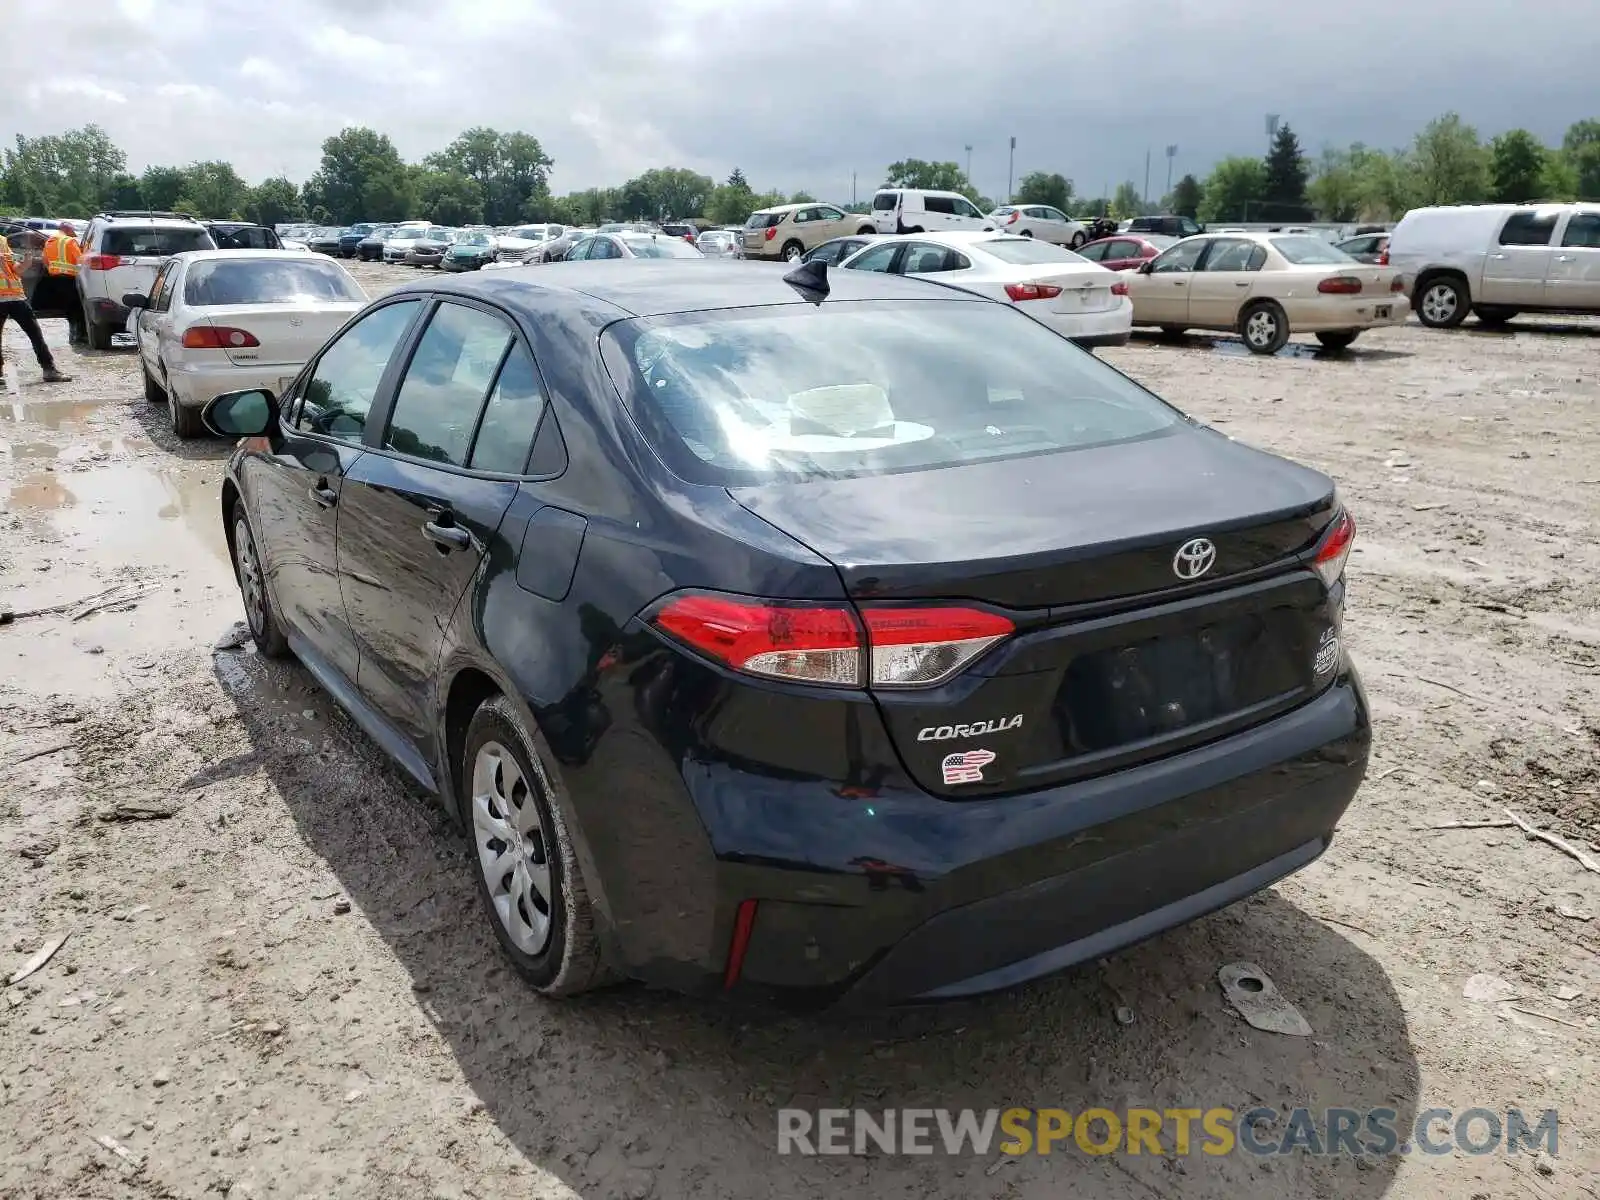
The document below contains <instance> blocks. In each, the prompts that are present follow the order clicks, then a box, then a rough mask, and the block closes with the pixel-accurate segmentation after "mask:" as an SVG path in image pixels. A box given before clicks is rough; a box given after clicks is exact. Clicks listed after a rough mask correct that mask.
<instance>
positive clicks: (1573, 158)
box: [1561, 117, 1600, 200]
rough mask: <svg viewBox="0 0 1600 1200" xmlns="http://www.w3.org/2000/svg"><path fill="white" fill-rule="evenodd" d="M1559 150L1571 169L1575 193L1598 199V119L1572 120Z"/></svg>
mask: <svg viewBox="0 0 1600 1200" xmlns="http://www.w3.org/2000/svg"><path fill="white" fill-rule="evenodd" d="M1561 152H1562V154H1563V155H1564V156H1565V157H1566V160H1567V166H1568V168H1569V169H1570V170H1571V171H1572V174H1573V177H1574V180H1575V182H1576V187H1577V193H1578V196H1579V197H1580V198H1581V199H1584V200H1600V119H1595V118H1592V117H1591V118H1590V119H1589V120H1586V121H1574V122H1573V123H1572V124H1571V125H1569V126H1568V127H1567V135H1566V137H1564V138H1562V139H1561Z"/></svg>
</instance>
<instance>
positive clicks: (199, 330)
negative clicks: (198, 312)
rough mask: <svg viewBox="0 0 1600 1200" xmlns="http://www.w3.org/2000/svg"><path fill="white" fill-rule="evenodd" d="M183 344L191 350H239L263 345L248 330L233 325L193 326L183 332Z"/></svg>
mask: <svg viewBox="0 0 1600 1200" xmlns="http://www.w3.org/2000/svg"><path fill="white" fill-rule="evenodd" d="M183 344H184V346H186V347H187V348H188V349H190V350H238V349H241V348H243V347H246V346H259V345H261V343H260V342H259V341H257V340H256V335H255V334H253V333H251V332H250V331H249V330H248V329H235V328H233V326H231V325H191V326H190V327H189V328H188V329H185V330H184V331H183Z"/></svg>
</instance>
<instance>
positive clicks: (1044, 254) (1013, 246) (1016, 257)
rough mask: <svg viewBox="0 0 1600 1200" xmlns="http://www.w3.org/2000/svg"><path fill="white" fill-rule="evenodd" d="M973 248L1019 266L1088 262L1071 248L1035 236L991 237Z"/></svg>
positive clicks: (1085, 263)
mask: <svg viewBox="0 0 1600 1200" xmlns="http://www.w3.org/2000/svg"><path fill="white" fill-rule="evenodd" d="M975 249H978V250H981V251H983V252H984V253H985V254H990V255H993V256H994V257H995V258H998V259H999V260H1000V261H1001V262H1008V263H1016V264H1018V265H1019V266H1032V265H1033V264H1035V263H1077V264H1081V265H1085V266H1087V265H1088V263H1089V260H1088V259H1087V258H1085V257H1083V255H1081V254H1074V253H1073V252H1072V251H1071V250H1067V249H1064V248H1062V247H1061V246H1053V245H1051V244H1050V243H1049V242H1041V241H1039V240H1038V239H1036V238H1024V237H1019V238H991V239H990V240H989V241H986V242H978V243H976V244H975Z"/></svg>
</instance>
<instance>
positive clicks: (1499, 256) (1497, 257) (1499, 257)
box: [1489, 254, 1506, 262]
mask: <svg viewBox="0 0 1600 1200" xmlns="http://www.w3.org/2000/svg"><path fill="white" fill-rule="evenodd" d="M1489 257H1490V258H1492V259H1494V260H1495V261H1496V262H1504V261H1505V257H1506V256H1505V255H1504V254H1491V255H1489Z"/></svg>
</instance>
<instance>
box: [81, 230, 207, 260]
mask: <svg viewBox="0 0 1600 1200" xmlns="http://www.w3.org/2000/svg"><path fill="white" fill-rule="evenodd" d="M210 249H212V241H211V235H210V234H208V233H207V232H206V231H205V230H204V229H201V228H199V227H198V226H196V227H195V228H193V229H187V228H184V227H182V226H176V227H169V228H145V229H140V228H138V227H130V226H127V225H112V226H111V227H109V228H108V229H107V230H106V232H105V238H104V239H103V240H102V241H101V243H100V253H102V254H115V255H117V256H118V257H119V258H166V257H167V256H168V255H172V254H182V253H183V252H184V251H186V250H210Z"/></svg>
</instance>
